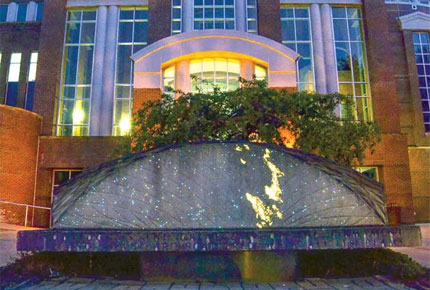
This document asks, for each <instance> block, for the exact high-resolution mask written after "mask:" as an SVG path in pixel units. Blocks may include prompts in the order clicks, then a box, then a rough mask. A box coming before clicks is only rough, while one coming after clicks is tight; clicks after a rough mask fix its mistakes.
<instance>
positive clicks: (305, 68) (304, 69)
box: [299, 58, 313, 83]
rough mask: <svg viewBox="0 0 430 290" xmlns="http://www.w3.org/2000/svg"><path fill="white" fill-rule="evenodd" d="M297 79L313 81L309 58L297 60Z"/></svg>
mask: <svg viewBox="0 0 430 290" xmlns="http://www.w3.org/2000/svg"><path fill="white" fill-rule="evenodd" d="M299 80H300V81H301V82H307V83H310V82H313V71H312V62H311V60H310V59H303V58H301V59H300V60H299Z"/></svg>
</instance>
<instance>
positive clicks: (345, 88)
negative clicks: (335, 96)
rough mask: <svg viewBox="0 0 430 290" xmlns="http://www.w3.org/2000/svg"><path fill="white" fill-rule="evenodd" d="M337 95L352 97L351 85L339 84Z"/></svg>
mask: <svg viewBox="0 0 430 290" xmlns="http://www.w3.org/2000/svg"><path fill="white" fill-rule="evenodd" d="M339 93H341V94H342V95H345V96H354V90H353V89H352V84H339Z"/></svg>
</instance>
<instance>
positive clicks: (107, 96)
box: [100, 6, 119, 136]
mask: <svg viewBox="0 0 430 290" xmlns="http://www.w3.org/2000/svg"><path fill="white" fill-rule="evenodd" d="M118 13H119V9H118V7H117V6H109V9H108V12H107V25H106V46H105V56H104V62H105V64H104V67H103V90H102V92H103V98H102V102H101V110H100V113H101V114H100V115H101V118H100V135H101V136H110V135H112V119H113V107H114V103H113V102H114V89H115V65H116V63H115V54H116V46H117V39H116V35H117V30H118Z"/></svg>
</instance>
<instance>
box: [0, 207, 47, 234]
mask: <svg viewBox="0 0 430 290" xmlns="http://www.w3.org/2000/svg"><path fill="white" fill-rule="evenodd" d="M2 204H4V205H11V206H17V207H21V208H25V218H24V223H23V224H24V226H25V227H26V226H28V216H29V210H30V209H33V212H32V221H34V210H35V209H38V210H47V211H49V226H51V208H50V207H46V206H38V205H31V204H25V203H18V202H12V201H6V200H0V205H2ZM9 214H10V213H9ZM0 220H1V213H0ZM32 226H34V224H33V222H32Z"/></svg>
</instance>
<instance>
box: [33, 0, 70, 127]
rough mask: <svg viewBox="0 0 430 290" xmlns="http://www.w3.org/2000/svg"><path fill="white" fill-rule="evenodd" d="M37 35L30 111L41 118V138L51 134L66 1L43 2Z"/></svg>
mask: <svg viewBox="0 0 430 290" xmlns="http://www.w3.org/2000/svg"><path fill="white" fill-rule="evenodd" d="M44 3H45V8H44V13H43V17H44V18H43V22H42V28H41V33H40V48H39V63H38V73H37V79H36V82H37V85H36V92H35V103H34V111H35V112H36V113H38V114H40V115H41V116H43V127H42V134H43V135H52V132H53V128H54V124H55V108H56V101H55V100H56V97H58V96H59V91H58V90H59V85H60V74H61V61H62V55H63V41H64V27H65V22H66V0H45V1H44Z"/></svg>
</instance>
